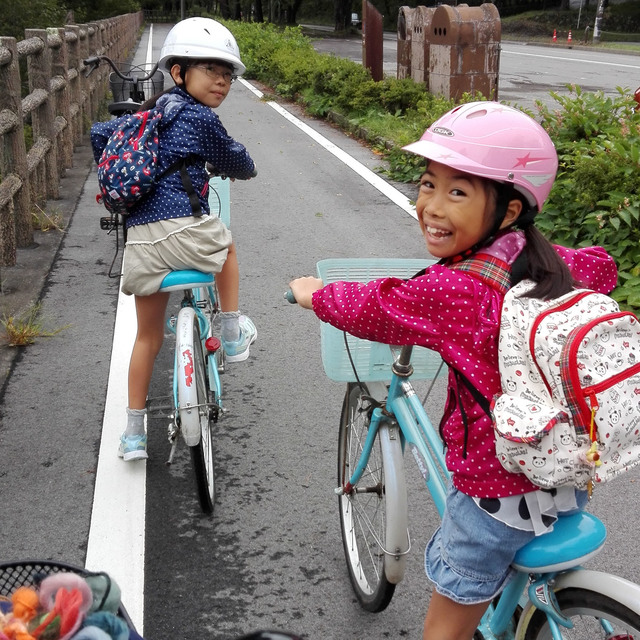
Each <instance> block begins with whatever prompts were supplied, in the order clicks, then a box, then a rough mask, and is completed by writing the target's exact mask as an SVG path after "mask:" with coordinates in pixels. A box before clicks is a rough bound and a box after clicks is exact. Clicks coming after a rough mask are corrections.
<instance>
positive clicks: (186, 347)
mask: <svg viewBox="0 0 640 640" xmlns="http://www.w3.org/2000/svg"><path fill="white" fill-rule="evenodd" d="M194 321H195V311H194V310H193V309H192V308H191V307H183V308H182V309H180V312H179V313H178V321H177V324H176V363H177V367H176V373H177V383H178V401H179V404H180V407H179V409H178V410H179V414H180V428H181V431H182V437H183V438H184V441H185V444H186V445H187V446H189V447H193V446H195V445H197V444H198V442H200V422H199V416H198V408H197V405H198V395H197V391H196V385H195V376H194V373H195V365H194V361H193V359H194V355H195V354H194V349H193V339H194V338H193V324H194ZM194 407H195V408H194Z"/></svg>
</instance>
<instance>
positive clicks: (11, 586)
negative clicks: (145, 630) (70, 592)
mask: <svg viewBox="0 0 640 640" xmlns="http://www.w3.org/2000/svg"><path fill="white" fill-rule="evenodd" d="M55 573H75V574H76V575H79V576H81V577H83V578H86V577H88V576H96V575H99V576H105V577H106V578H107V579H109V580H110V578H109V576H108V574H106V573H103V572H96V571H87V570H86V569H84V568H82V567H76V566H74V565H71V564H67V563H65V562H57V561H54V560H18V561H15V562H0V596H5V597H9V596H11V594H12V593H13V592H14V591H15V590H16V589H18V587H38V586H39V585H40V583H41V582H42V580H44V579H45V578H46V577H47V576H50V575H53V574H55ZM118 616H119V617H120V618H122V619H123V620H124V621H125V622H126V623H127V625H128V627H129V629H131V630H132V631H135V627H134V625H133V622H132V621H131V618H130V617H129V614H128V613H127V611H126V609H125V608H124V606H123V605H122V604H121V605H120V607H119V608H118Z"/></svg>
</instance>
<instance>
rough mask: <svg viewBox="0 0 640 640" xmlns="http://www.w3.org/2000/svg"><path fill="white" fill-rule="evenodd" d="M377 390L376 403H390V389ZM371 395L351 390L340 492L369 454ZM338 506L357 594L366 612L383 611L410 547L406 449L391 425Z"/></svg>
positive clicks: (361, 388) (341, 436) (355, 386)
mask: <svg viewBox="0 0 640 640" xmlns="http://www.w3.org/2000/svg"><path fill="white" fill-rule="evenodd" d="M371 390H372V392H373V393H376V394H377V395H376V398H377V397H378V395H381V397H380V398H378V399H380V400H382V399H384V395H385V394H386V388H385V387H384V385H379V386H378V387H377V388H376V389H375V390H374V386H373V385H371ZM367 395H369V389H368V388H367V387H365V386H364V385H362V386H361V385H358V384H353V383H351V384H349V385H348V386H347V392H346V395H345V399H344V404H343V407H342V417H341V420H340V431H339V444H338V483H339V486H340V487H344V486H345V485H346V483H347V482H348V481H349V479H350V477H351V476H352V474H353V473H354V471H355V469H356V465H357V463H358V460H359V458H360V455H361V453H362V451H363V449H364V445H365V440H366V438H367V434H368V430H369V422H370V419H371V412H372V410H371V403H370V402H369V401H368V400H367V398H366V396H367ZM385 474H387V475H386V476H385ZM338 502H339V508H340V527H341V531H342V543H343V547H344V552H345V556H346V560H347V567H348V569H349V578H350V580H351V584H352V586H353V590H354V592H355V594H356V597H357V598H358V601H359V602H360V604H361V606H362V607H363V608H364V609H365V610H367V611H371V612H374V613H375V612H379V611H383V610H384V609H385V608H386V607H387V605H388V604H389V602H390V601H391V598H392V597H393V593H394V591H395V586H396V585H395V583H397V582H398V581H399V580H401V579H402V575H403V573H404V565H405V560H406V558H405V553H406V551H407V547H408V536H407V504H406V487H405V485H404V473H403V469H402V447H401V444H400V439H399V437H398V438H396V439H395V440H394V441H391V440H390V438H389V433H388V429H387V427H386V426H383V427H381V429H380V430H379V431H378V433H377V435H376V438H375V441H374V443H373V447H372V450H371V453H370V455H369V459H368V461H367V465H366V468H365V470H364V473H363V474H362V477H361V478H360V480H359V482H358V483H357V486H356V487H354V488H353V490H352V491H351V492H349V493H344V494H342V495H340V496H339V499H338ZM401 548H402V549H403V550H402V551H400V549H401ZM396 552H399V553H397V554H396ZM390 576H391V579H390Z"/></svg>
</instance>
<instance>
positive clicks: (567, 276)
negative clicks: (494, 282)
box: [511, 224, 577, 300]
mask: <svg viewBox="0 0 640 640" xmlns="http://www.w3.org/2000/svg"><path fill="white" fill-rule="evenodd" d="M524 237H525V240H526V245H525V248H524V249H523V250H522V254H524V258H523V259H524V260H526V263H527V267H526V270H525V271H524V276H523V278H528V279H530V280H533V281H534V282H535V283H536V286H535V287H534V288H533V289H532V290H531V291H529V292H528V293H527V297H529V298H539V299H540V300H552V299H553V298H558V297H560V296H562V295H564V294H565V293H569V291H571V290H572V289H573V288H574V287H575V286H576V284H577V283H576V281H575V280H574V278H573V276H572V275H571V271H569V267H568V266H567V264H566V263H565V261H564V260H563V259H562V258H561V257H560V256H559V255H558V252H557V251H556V250H555V249H554V248H553V245H552V244H551V243H550V242H549V241H548V240H547V239H546V238H545V237H544V236H543V235H542V233H540V231H539V230H538V229H536V227H535V226H534V225H533V224H529V225H528V226H527V227H526V228H525V229H524ZM523 278H520V279H523ZM511 284H512V286H513V285H515V284H517V282H512V283H511Z"/></svg>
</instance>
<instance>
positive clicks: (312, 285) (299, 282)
mask: <svg viewBox="0 0 640 640" xmlns="http://www.w3.org/2000/svg"><path fill="white" fill-rule="evenodd" d="M323 286H324V284H323V282H322V280H320V278H314V277H312V276H307V277H305V278H296V279H295V280H292V281H291V282H290V283H289V287H290V289H291V291H292V292H293V295H294V297H295V299H296V302H297V303H298V304H299V305H300V306H301V307H304V308H305V309H311V308H312V304H311V296H312V295H313V294H314V293H315V292H316V291H318V290H319V289H322V287H323Z"/></svg>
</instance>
